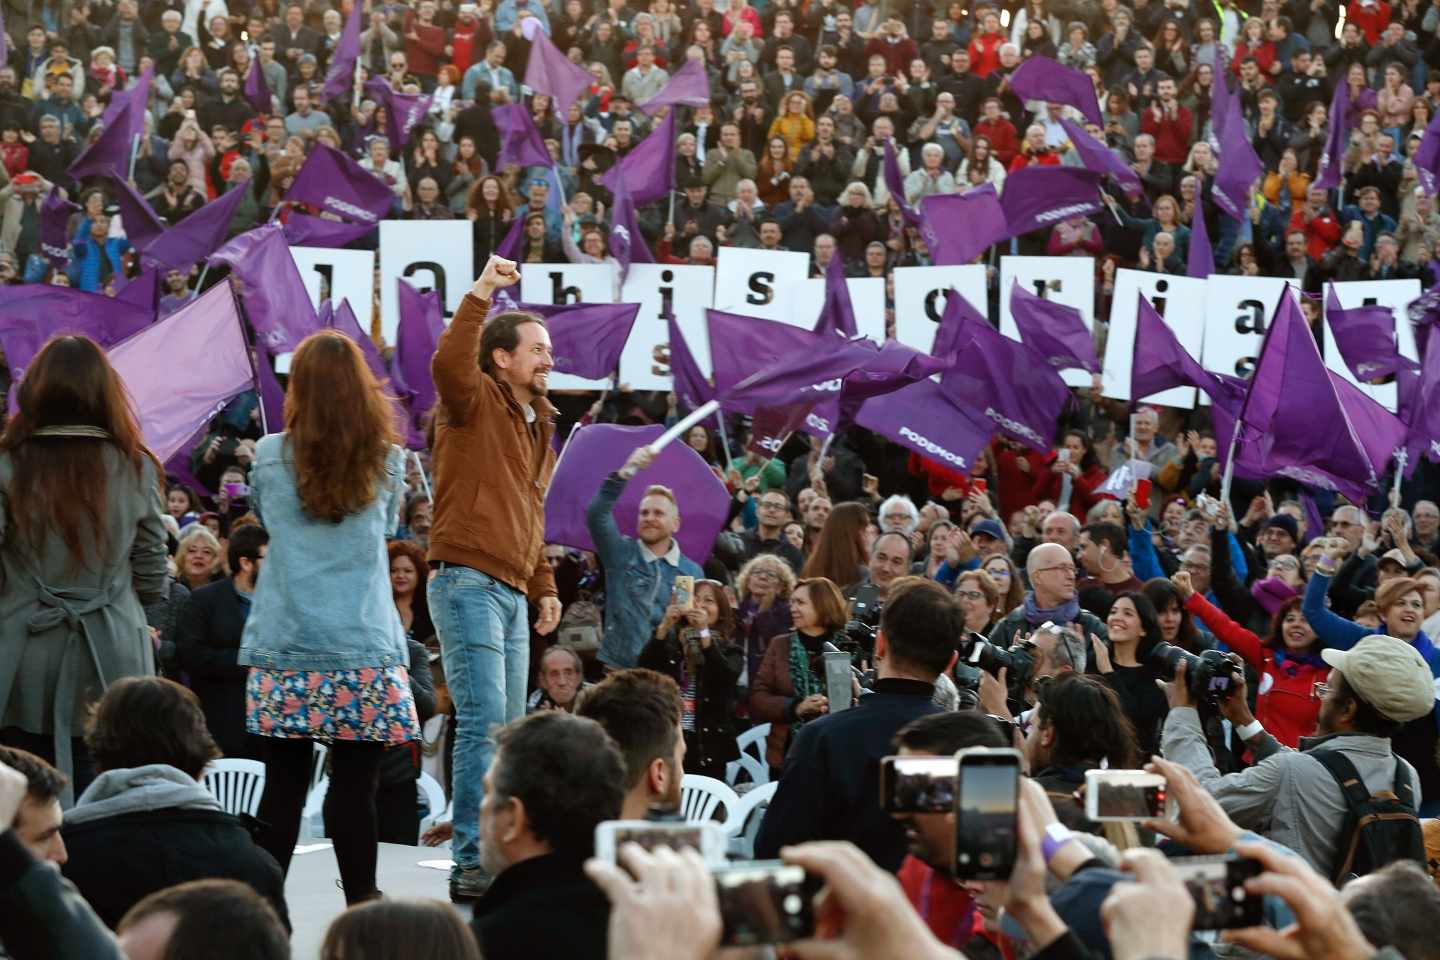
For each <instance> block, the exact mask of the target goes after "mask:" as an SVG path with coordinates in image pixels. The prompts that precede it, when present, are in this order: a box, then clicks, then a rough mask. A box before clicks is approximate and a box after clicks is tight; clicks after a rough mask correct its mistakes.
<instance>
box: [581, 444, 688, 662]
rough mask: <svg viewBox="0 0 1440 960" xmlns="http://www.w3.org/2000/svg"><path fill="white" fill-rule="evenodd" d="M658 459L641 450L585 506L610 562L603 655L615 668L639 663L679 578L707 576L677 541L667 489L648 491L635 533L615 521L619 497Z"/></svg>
mask: <svg viewBox="0 0 1440 960" xmlns="http://www.w3.org/2000/svg"><path fill="white" fill-rule="evenodd" d="M654 460H655V455H654V454H652V453H651V452H650V448H649V447H648V446H647V447H639V448H637V449H636V450H635V451H634V452H633V453H631V454H630V458H629V459H628V460H626V461H625V465H624V466H622V467H621V468H620V469H619V470H618V471H616V472H615V473H612V474H610V476H608V477H606V478H605V482H604V483H602V484H601V485H600V489H599V490H598V491H596V493H595V499H593V500H591V501H590V506H589V507H588V508H586V510H585V522H586V525H587V526H589V528H590V538H591V539H592V540H594V541H595V551H596V552H597V553H598V554H599V555H600V562H601V563H602V564H604V566H605V639H604V640H603V641H602V642H601V644H600V659H601V661H602V662H604V663H606V664H608V665H609V666H610V667H612V668H615V669H622V668H627V667H633V666H635V663H636V661H637V660H638V659H639V658H640V651H641V650H642V649H644V647H645V644H646V643H647V642H648V641H649V640H650V637H651V635H652V634H653V633H654V632H655V627H656V625H657V624H659V623H660V620H661V618H662V617H664V615H665V608H666V607H667V606H669V604H670V599H671V596H672V595H673V594H674V592H675V578H676V577H677V576H690V577H695V578H697V579H698V578H700V577H703V576H704V575H705V573H704V571H703V570H701V569H700V566H699V564H697V563H696V562H695V561H694V560H691V559H689V558H688V557H686V556H685V555H684V554H682V553H681V552H680V544H679V543H678V542H677V541H676V540H675V531H677V530H679V529H680V505H679V503H677V502H676V500H675V494H674V493H673V492H672V491H671V490H670V489H669V488H668V487H662V486H659V485H655V486H651V487H649V488H647V489H646V491H645V497H644V499H642V500H641V501H640V516H639V519H638V521H637V522H636V525H635V533H636V534H637V536H636V537H627V536H625V535H624V534H622V533H621V532H620V527H619V525H618V524H616V522H615V501H617V500H619V499H620V494H621V493H622V492H623V491H624V489H625V484H627V483H629V482H630V478H631V477H633V476H635V474H637V473H639V472H640V471H641V470H644V469H645V468H646V467H648V466H650V464H651V463H652V462H654Z"/></svg>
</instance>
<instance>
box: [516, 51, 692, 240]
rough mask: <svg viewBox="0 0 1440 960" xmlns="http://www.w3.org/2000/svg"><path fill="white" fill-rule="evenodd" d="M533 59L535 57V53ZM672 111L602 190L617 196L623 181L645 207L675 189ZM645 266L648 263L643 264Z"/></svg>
mask: <svg viewBox="0 0 1440 960" xmlns="http://www.w3.org/2000/svg"><path fill="white" fill-rule="evenodd" d="M531 55H532V56H533V55H534V53H533V51H532V53H531ZM678 112H679V111H676V110H671V111H670V112H669V113H667V114H665V119H664V120H662V121H660V123H659V124H658V125H657V126H656V127H655V129H653V130H651V131H650V133H649V135H648V136H646V137H645V139H644V140H641V141H640V143H639V144H637V145H636V147H635V149H633V150H631V151H630V152H629V153H628V154H626V155H625V157H624V158H622V159H621V160H620V162H619V163H617V164H615V166H613V167H611V168H610V169H609V170H607V171H605V174H604V175H603V176H601V177H600V183H601V185H602V186H604V187H606V188H608V189H609V190H610V191H611V192H614V191H615V190H616V189H617V188H618V186H619V184H620V182H621V181H622V180H623V181H624V182H625V185H626V186H627V187H628V188H629V190H630V196H631V198H632V199H633V200H634V201H635V203H637V204H640V205H641V206H643V205H645V204H647V203H651V202H653V201H655V200H660V199H662V198H664V197H666V196H668V195H669V194H670V191H671V190H674V189H675V137H676V136H677V133H676V130H675V118H676V115H677V113H678ZM640 262H641V263H643V262H644V261H643V260H642V261H640Z"/></svg>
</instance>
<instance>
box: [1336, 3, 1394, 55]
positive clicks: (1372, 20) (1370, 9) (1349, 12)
mask: <svg viewBox="0 0 1440 960" xmlns="http://www.w3.org/2000/svg"><path fill="white" fill-rule="evenodd" d="M1345 19H1346V20H1349V21H1350V22H1351V23H1353V24H1355V26H1357V27H1359V28H1360V32H1361V33H1363V34H1365V42H1366V43H1367V44H1369V45H1370V46H1372V47H1373V46H1375V44H1377V43H1379V42H1380V34H1382V33H1384V32H1385V28H1386V27H1388V26H1389V25H1390V4H1388V3H1370V4H1365V3H1347V4H1345Z"/></svg>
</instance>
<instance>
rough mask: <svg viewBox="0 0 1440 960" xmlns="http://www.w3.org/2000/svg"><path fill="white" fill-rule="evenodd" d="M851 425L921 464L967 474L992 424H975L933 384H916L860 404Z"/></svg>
mask: <svg viewBox="0 0 1440 960" xmlns="http://www.w3.org/2000/svg"><path fill="white" fill-rule="evenodd" d="M855 423H856V424H858V425H859V426H861V427H864V428H865V429H866V430H869V431H871V432H872V433H877V434H879V435H880V436H882V437H885V438H886V439H888V440H890V441H892V442H894V443H898V444H899V445H900V446H902V447H905V448H907V449H909V450H913V451H914V452H915V453H918V454H920V456H922V457H925V458H926V459H929V460H933V461H935V462H936V463H939V464H942V465H944V466H946V467H949V468H950V469H952V470H957V471H959V472H961V473H969V472H970V469H971V467H973V466H974V465H975V462H976V461H977V460H978V459H979V457H980V454H981V451H983V450H984V449H985V446H986V445H987V444H988V443H989V442H990V436H991V434H993V433H994V432H995V425H994V424H993V423H989V422H984V423H982V422H978V421H976V420H974V419H972V418H971V416H970V414H969V413H968V412H967V411H966V410H964V409H963V408H961V407H958V406H956V405H955V403H954V402H953V401H952V400H951V399H950V398H949V397H948V396H946V395H945V391H944V390H943V389H942V388H941V386H940V385H939V384H938V383H936V382H935V381H933V380H917V381H916V382H915V383H912V384H910V385H909V386H906V387H901V388H900V389H899V390H896V391H895V392H894V393H887V394H885V395H883V396H879V397H872V398H870V399H869V400H866V401H865V402H864V403H862V404H861V405H860V409H859V410H858V411H857V412H856V414H855Z"/></svg>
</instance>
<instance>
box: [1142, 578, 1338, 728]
mask: <svg viewBox="0 0 1440 960" xmlns="http://www.w3.org/2000/svg"><path fill="white" fill-rule="evenodd" d="M1170 580H1171V582H1172V583H1174V584H1175V589H1176V590H1177V591H1179V593H1180V595H1181V596H1182V597H1184V598H1185V609H1187V610H1189V611H1190V613H1191V615H1192V616H1195V617H1199V618H1200V620H1201V621H1202V622H1203V623H1204V624H1205V626H1207V627H1209V628H1210V630H1211V631H1212V632H1213V633H1214V634H1215V636H1216V638H1217V639H1219V640H1220V641H1221V642H1222V643H1224V644H1225V646H1227V647H1229V648H1230V649H1231V650H1234V651H1235V652H1236V653H1238V654H1240V656H1241V657H1242V658H1243V659H1244V660H1245V662H1246V663H1247V664H1249V665H1250V666H1251V667H1253V668H1254V669H1255V672H1256V673H1258V674H1260V687H1259V689H1258V690H1257V691H1256V697H1255V719H1256V720H1259V721H1260V723H1261V724H1263V725H1264V727H1265V729H1266V730H1268V731H1269V732H1270V733H1271V734H1273V735H1274V737H1275V739H1276V740H1279V741H1280V742H1281V743H1283V744H1285V745H1286V746H1287V747H1295V746H1298V745H1299V742H1300V738H1301V737H1308V736H1310V735H1311V734H1313V733H1314V732H1315V718H1316V717H1317V716H1319V714H1320V701H1319V700H1316V699H1315V698H1314V697H1313V696H1312V695H1311V692H1312V690H1313V689H1314V686H1315V684H1316V683H1323V682H1324V681H1325V678H1326V677H1327V676H1329V674H1330V668H1329V666H1327V665H1326V664H1325V661H1324V660H1321V659H1320V642H1319V640H1318V639H1317V638H1316V636H1315V631H1314V629H1312V628H1311V626H1310V622H1309V621H1308V620H1306V619H1305V614H1304V613H1303V612H1302V611H1301V609H1300V604H1301V598H1300V597H1298V596H1296V597H1291V598H1290V599H1289V600H1286V601H1285V602H1284V603H1283V604H1281V605H1280V609H1279V610H1277V611H1275V619H1274V621H1273V623H1272V625H1271V628H1270V636H1268V637H1266V638H1265V640H1264V641H1262V640H1261V639H1260V638H1259V637H1257V636H1255V634H1253V633H1251V632H1250V631H1249V630H1246V629H1245V628H1244V627H1242V626H1240V624H1238V623H1236V622H1235V621H1234V620H1231V619H1230V618H1229V617H1227V616H1225V614H1224V612H1223V611H1221V610H1220V609H1219V608H1218V607H1216V606H1214V605H1213V604H1212V603H1210V602H1209V601H1208V600H1206V599H1205V598H1204V597H1203V596H1201V595H1200V594H1198V593H1196V592H1195V589H1194V587H1193V586H1192V585H1191V583H1190V574H1188V573H1186V572H1184V571H1183V570H1182V571H1181V572H1179V573H1177V574H1175V576H1173V577H1171V578H1170Z"/></svg>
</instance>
